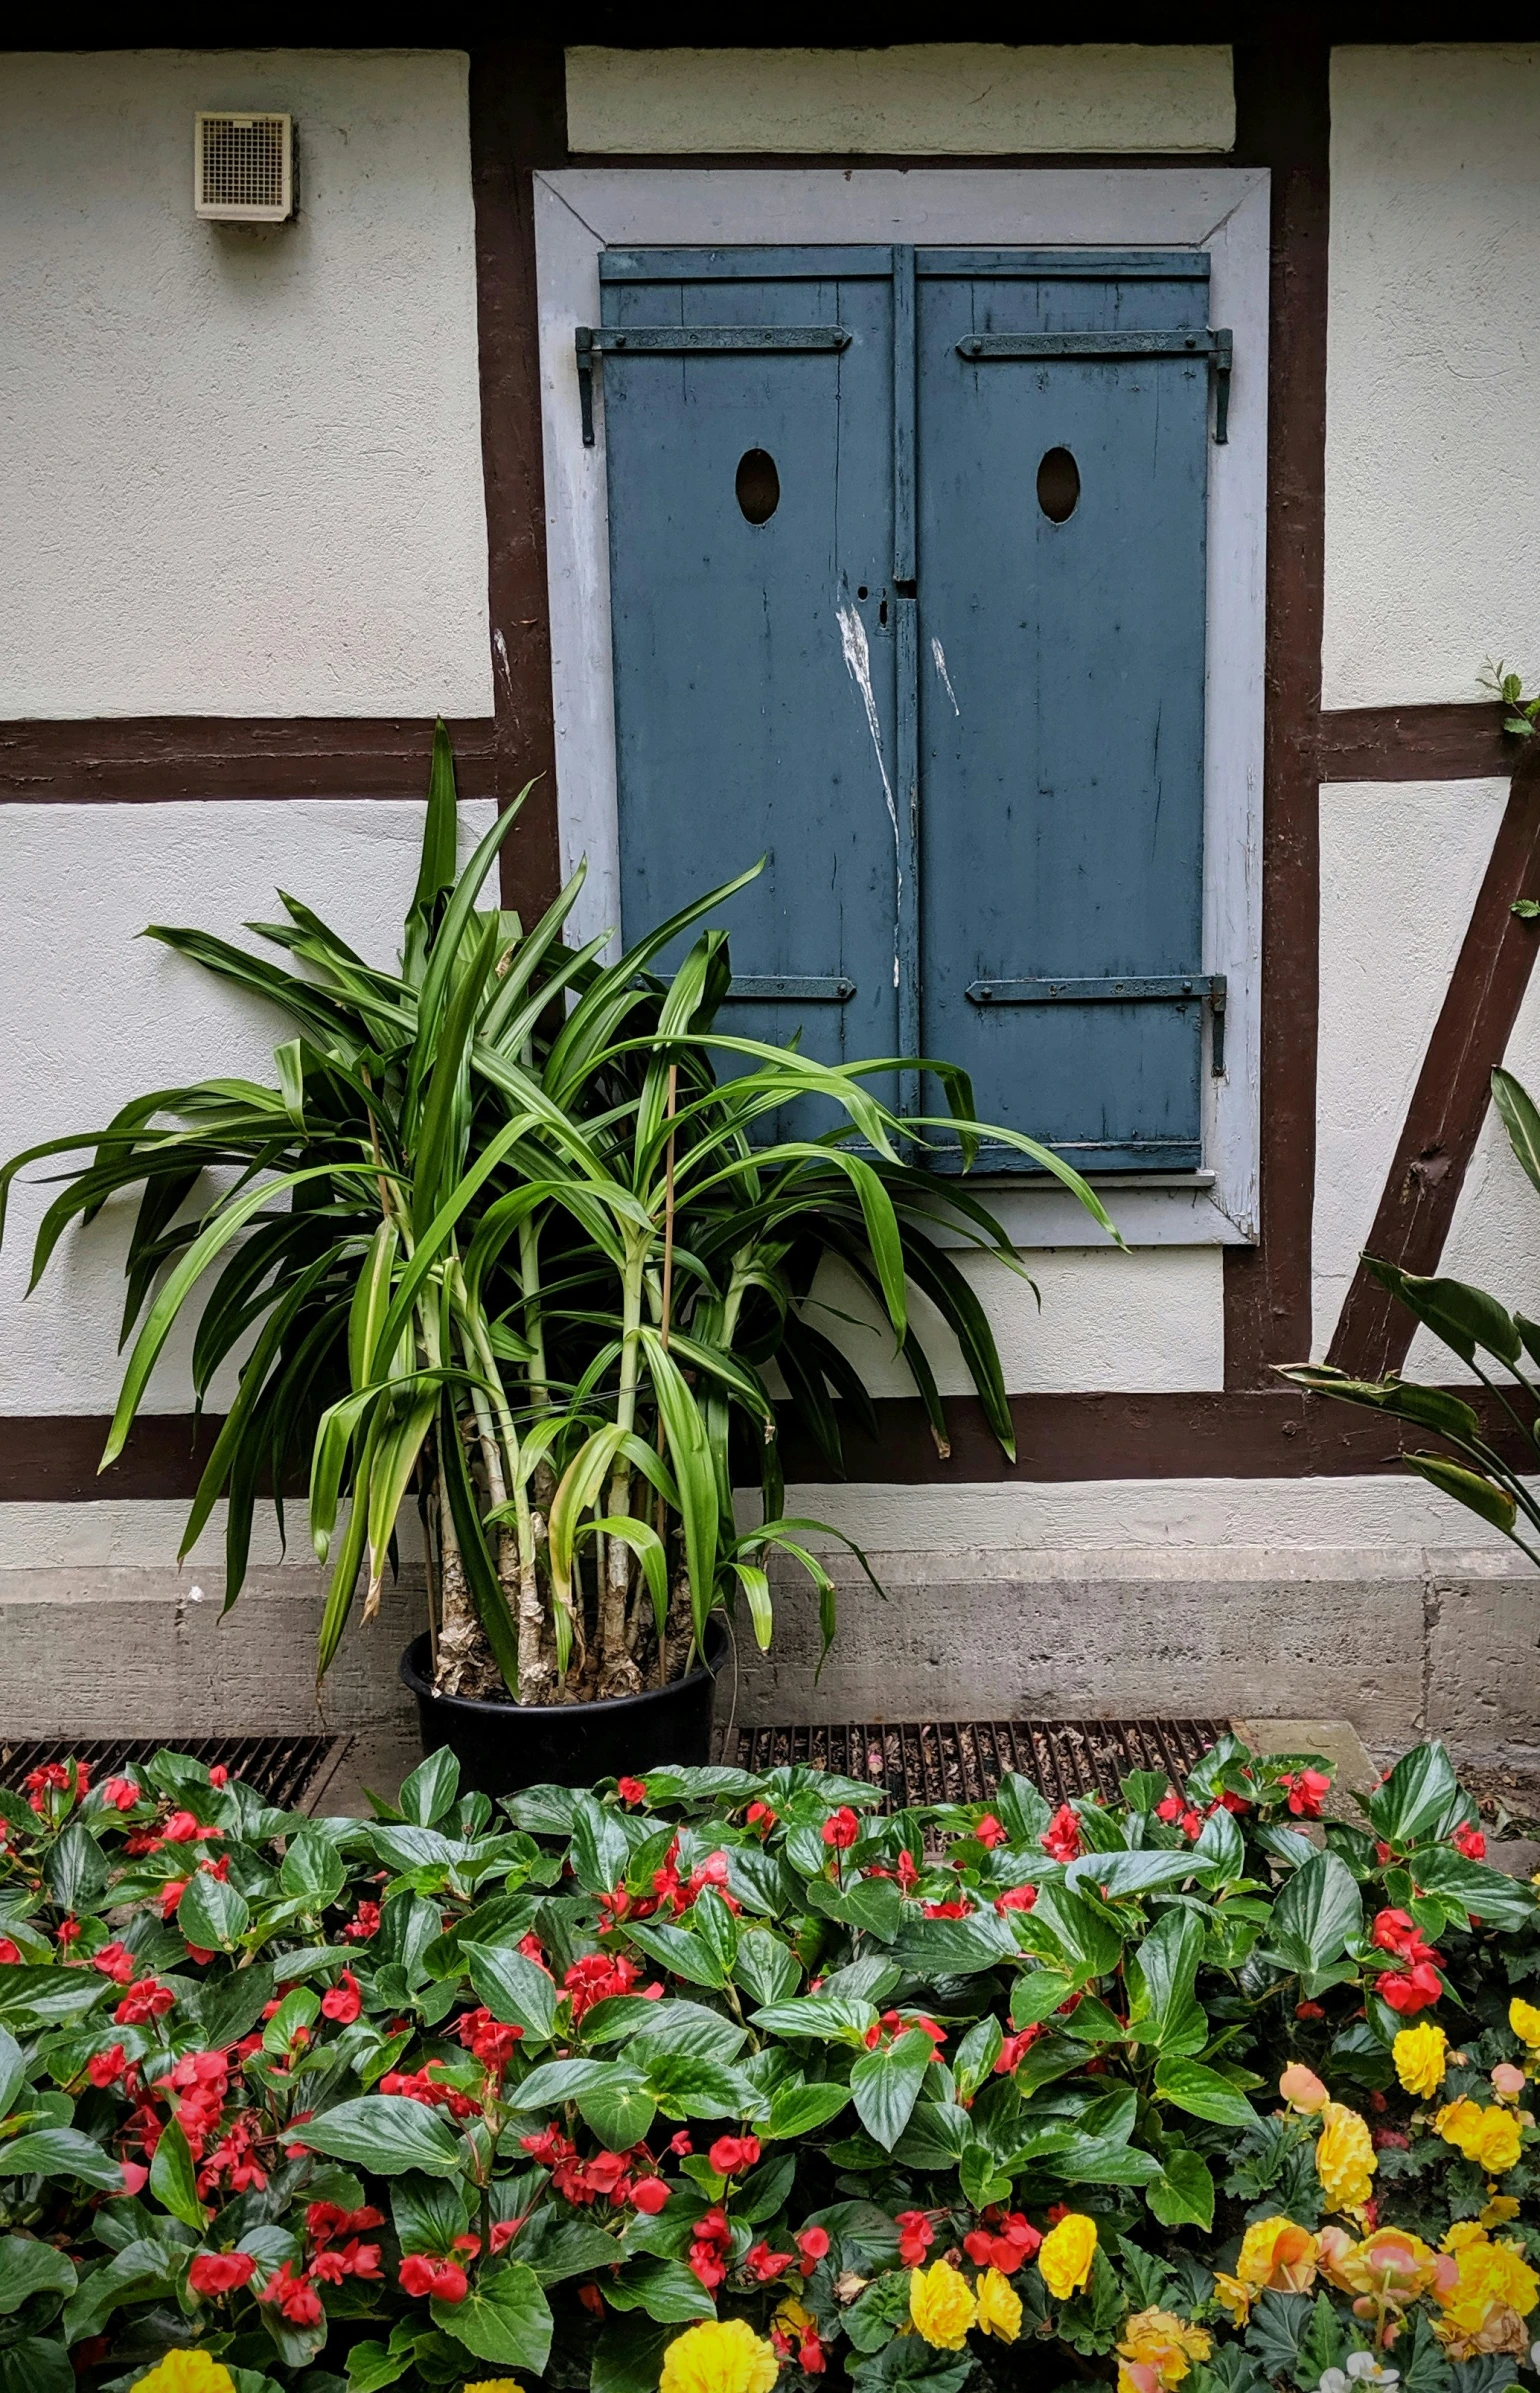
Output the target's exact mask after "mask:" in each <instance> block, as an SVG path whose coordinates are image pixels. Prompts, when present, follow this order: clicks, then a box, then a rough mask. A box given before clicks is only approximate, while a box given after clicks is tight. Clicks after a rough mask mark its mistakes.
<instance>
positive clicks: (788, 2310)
mask: <svg viewBox="0 0 1540 2393" xmlns="http://www.w3.org/2000/svg"><path fill="white" fill-rule="evenodd" d="M775 2323H776V2325H777V2326H778V2327H781V2328H784V2330H785V2332H786V2333H787V2334H788V2335H795V2336H796V2338H797V2340H798V2342H799V2343H800V2342H801V2340H802V2338H803V2336H804V2335H805V2334H806V2333H807V2331H808V2328H809V2327H812V2326H816V2325H817V2323H818V2321H817V2320H816V2319H815V2318H814V2316H813V2313H812V2311H811V2310H808V2309H804V2307H803V2305H802V2303H801V2302H799V2301H798V2299H797V2297H796V2295H795V2294H794V2293H788V2294H787V2296H786V2299H785V2300H784V2301H783V2302H778V2303H777V2304H776V2311H775Z"/></svg>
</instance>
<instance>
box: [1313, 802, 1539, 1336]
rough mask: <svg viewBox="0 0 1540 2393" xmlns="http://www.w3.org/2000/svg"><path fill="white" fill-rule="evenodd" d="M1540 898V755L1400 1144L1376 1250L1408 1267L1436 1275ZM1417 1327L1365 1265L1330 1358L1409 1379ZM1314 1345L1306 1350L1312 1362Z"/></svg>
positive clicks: (1507, 819)
mask: <svg viewBox="0 0 1540 2393" xmlns="http://www.w3.org/2000/svg"><path fill="white" fill-rule="evenodd" d="M1536 895H1540V757H1526V758H1525V760H1524V762H1523V764H1522V765H1521V766H1520V769H1519V771H1518V772H1517V773H1516V774H1515V775H1514V777H1513V784H1512V787H1511V788H1510V790H1509V792H1508V803H1507V806H1506V808H1505V809H1504V812H1503V818H1502V821H1501V823H1500V824H1499V825H1498V830H1497V837H1496V839H1495V840H1494V841H1493V843H1492V853H1491V857H1490V859H1489V860H1488V863H1487V869H1486V873H1485V875H1484V877H1483V879H1482V883H1481V887H1480V889H1479V890H1478V891H1477V894H1476V902H1475V905H1474V906H1473V907H1472V909H1471V918H1470V926H1469V928H1468V929H1467V931H1466V933H1465V941H1464V944H1463V946H1462V947H1461V949H1460V955H1459V960H1458V962H1457V963H1456V965H1455V968H1454V971H1453V973H1452V974H1451V976H1450V981H1449V987H1448V990H1447V992H1446V993H1445V997H1444V1002H1443V1005H1442V1007H1441V1009H1440V1011H1439V1017H1438V1020H1437V1022H1436V1023H1435V1024H1434V1026H1433V1036H1432V1037H1431V1038H1430V1039H1429V1041H1428V1047H1427V1053H1426V1054H1425V1055H1424V1057H1423V1059H1422V1070H1421V1071H1420V1072H1419V1073H1418V1075H1417V1085H1416V1087H1415V1088H1414V1090H1413V1091H1412V1100H1411V1103H1410V1105H1409V1106H1408V1107H1407V1110H1406V1119H1405V1121H1404V1122H1403V1124H1402V1126H1401V1135H1400V1137H1399V1138H1398V1140H1397V1141H1396V1147H1395V1153H1394V1155H1393V1157H1392V1159H1391V1165H1390V1170H1389V1172H1388V1173H1387V1175H1386V1179H1385V1187H1384V1190H1383V1193H1382V1194H1381V1197H1380V1202H1379V1210H1378V1212H1377V1213H1376V1214H1375V1216H1374V1227H1373V1228H1372V1229H1371V1231H1370V1232H1369V1238H1368V1246H1367V1251H1368V1253H1370V1254H1371V1255H1375V1256H1377V1257H1378V1258H1379V1259H1380V1260H1381V1261H1382V1262H1387V1263H1397V1264H1399V1265H1400V1267H1401V1269H1402V1270H1403V1271H1416V1272H1432V1271H1436V1270H1437V1268H1438V1265H1439V1261H1440V1258H1441V1257H1442V1255H1443V1251H1444V1241H1445V1239H1446V1238H1447V1237H1448V1235H1449V1225H1450V1223H1451V1222H1452V1221H1453V1219H1454V1209H1455V1205H1456V1203H1457V1201H1458V1199H1459V1194H1460V1190H1461V1188H1462V1187H1463V1186H1464V1184H1465V1173H1466V1169H1467V1167H1468V1165H1469V1163H1470V1159H1471V1156H1472V1154H1473V1153H1474V1152H1475V1146H1476V1140H1477V1137H1478V1136H1479V1134H1480V1130H1481V1125H1482V1122H1483V1121H1484V1120H1485V1118H1486V1110H1487V1105H1488V1102H1489V1097H1490V1087H1491V1078H1492V1073H1493V1070H1494V1068H1495V1067H1496V1066H1497V1065H1498V1064H1500V1063H1501V1062H1502V1059H1503V1056H1504V1053H1505V1052H1506V1050H1507V1045H1508V1041H1509V1038H1510V1037H1511V1035H1512V1032H1513V1025H1514V1023H1515V1022H1516V1021H1517V1019H1518V1012H1519V1007H1520V1005H1521V1004H1522V1003H1523V1001H1524V992H1525V990H1526V989H1527V988H1528V986H1529V976H1530V973H1531V971H1532V970H1533V969H1534V962H1535V950H1536V945H1537V937H1536V933H1537V929H1540V925H1537V924H1535V923H1533V922H1523V921H1520V920H1519V918H1518V917H1517V916H1516V915H1515V914H1514V913H1513V911H1512V907H1513V902H1514V899H1515V898H1519V897H1533V896H1536ZM1415 1328H1416V1323H1415V1322H1414V1320H1413V1318H1412V1316H1411V1314H1410V1313H1409V1312H1408V1311H1407V1310H1406V1307H1405V1306H1404V1305H1400V1304H1397V1302H1396V1301H1395V1298H1394V1297H1393V1296H1391V1295H1390V1294H1389V1293H1388V1291H1387V1290H1386V1289H1384V1288H1382V1287H1381V1286H1380V1285H1379V1283H1378V1281H1376V1280H1373V1279H1371V1278H1370V1276H1369V1274H1368V1272H1367V1271H1365V1269H1364V1267H1363V1265H1362V1264H1361V1263H1360V1265H1359V1267H1358V1270H1357V1271H1356V1272H1355V1274H1354V1276H1353V1279H1352V1282H1351V1284H1350V1285H1349V1288H1348V1292H1347V1295H1346V1297H1345V1299H1344V1300H1343V1306H1342V1313H1341V1317H1340V1318H1339V1320H1338V1322H1337V1327H1336V1331H1335V1334H1334V1336H1333V1338H1332V1342H1331V1348H1330V1353H1329V1356H1328V1359H1329V1360H1330V1361H1331V1362H1333V1363H1335V1364H1336V1365H1337V1367H1338V1369H1339V1370H1342V1371H1351V1372H1353V1373H1354V1374H1355V1376H1357V1377H1359V1378H1362V1379H1379V1378H1382V1377H1383V1376H1384V1374H1385V1373H1386V1372H1387V1371H1399V1370H1400V1368H1401V1365H1402V1364H1403V1363H1404V1362H1405V1360H1406V1356H1407V1349H1408V1348H1409V1347H1410V1345H1411V1342H1412V1333H1413V1331H1414V1329H1415ZM1307 1351H1308V1348H1306V1347H1301V1349H1300V1354H1301V1357H1303V1355H1304V1354H1305V1353H1306V1352H1307Z"/></svg>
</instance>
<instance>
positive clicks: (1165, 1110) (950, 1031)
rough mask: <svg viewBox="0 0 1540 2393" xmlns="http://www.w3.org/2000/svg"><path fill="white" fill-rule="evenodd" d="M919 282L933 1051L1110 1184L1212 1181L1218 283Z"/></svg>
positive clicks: (924, 902) (1122, 264)
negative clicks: (1188, 991)
mask: <svg viewBox="0 0 1540 2393" xmlns="http://www.w3.org/2000/svg"><path fill="white" fill-rule="evenodd" d="M918 263H919V284H918V302H917V306H918V328H919V329H918V343H919V361H918V365H919V436H918V438H919V590H920V616H921V620H920V631H921V681H920V692H921V696H920V722H921V731H920V747H921V766H920V786H921V811H920V821H921V870H920V892H921V898H920V902H921V915H922V949H923V958H924V995H923V1037H924V1046H925V1051H926V1052H927V1054H932V1055H940V1056H946V1057H949V1058H950V1059H952V1060H953V1061H955V1062H958V1063H961V1064H964V1065H966V1066H967V1067H968V1069H969V1070H970V1071H971V1072H972V1074H973V1079H974V1089H975V1095H976V1099H977V1104H978V1110H979V1112H980V1114H981V1115H982V1116H983V1118H984V1119H985V1120H991V1121H998V1122H1003V1123H1005V1124H1006V1125H1007V1126H1008V1127H1010V1128H1012V1129H1019V1130H1026V1131H1030V1132H1032V1133H1033V1134H1034V1135H1035V1136H1037V1137H1040V1138H1043V1139H1045V1140H1047V1141H1048V1142H1049V1143H1050V1144H1052V1145H1054V1146H1056V1147H1058V1148H1060V1149H1061V1150H1062V1151H1063V1152H1064V1153H1065V1154H1066V1155H1068V1156H1069V1158H1070V1159H1071V1160H1072V1161H1074V1162H1076V1163H1078V1164H1080V1165H1082V1166H1083V1167H1085V1168H1098V1167H1099V1168H1101V1169H1117V1170H1127V1169H1130V1168H1143V1169H1167V1170H1169V1169H1173V1168H1175V1169H1186V1168H1190V1167H1191V1166H1193V1165H1196V1164H1197V1163H1199V1162H1200V1161H1201V1146H1200V1137H1201V1116H1200V1080H1199V1075H1200V1060H1201V1050H1202V1011H1203V1009H1202V1004H1201V1001H1200V1000H1199V999H1197V998H1192V999H1187V1000H1185V1001H1184V999H1183V997H1182V994H1181V992H1182V989H1183V984H1184V982H1192V983H1194V984H1196V983H1198V982H1199V981H1200V979H1201V975H1200V971H1199V967H1200V961H1201V955H1202V944H1201V942H1202V884H1203V706H1204V622H1205V567H1204V525H1205V512H1206V490H1207V457H1208V420H1209V405H1210V356H1209V352H1210V347H1211V344H1210V336H1209V328H1208V279H1207V278H1208V261H1207V259H1206V257H1203V256H1201V255H1194V254H1193V253H1191V252H1178V253H1175V254H1171V255H1161V254H1159V253H1151V252H1148V251H1146V252H1142V253H1140V252H1135V253H1132V254H1124V255H1122V256H1117V255H1108V254H1105V253H1103V254H1100V255H1099V254H1098V253H1095V252H1085V251H1081V252H1074V251H1070V252H1064V253H1059V254H1057V255H1038V256H1035V257H1034V256H1033V255H1032V254H1031V253H1024V252H1022V251H1015V252H1010V251H1004V252H994V253H980V252H972V253H969V252H954V253H947V252H940V251H931V252H929V253H926V252H924V251H922V252H920V253H919V261H918ZM1141 335H1142V336H1143V339H1142V341H1141ZM1044 336H1047V337H1046V338H1045V337H1044ZM1189 344H1190V346H1189ZM1130 351H1131V352H1132V353H1131V354H1129V353H1127V352H1130ZM1221 358H1222V359H1223V352H1222V351H1221ZM1055 451H1067V452H1068V455H1069V457H1070V458H1071V459H1073V467H1072V468H1068V467H1067V466H1066V464H1065V461H1064V460H1063V459H1062V458H1060V459H1057V460H1053V461H1052V462H1051V463H1050V464H1048V465H1047V466H1044V460H1045V459H1050V458H1051V453H1052V452H1055ZM1040 468H1041V469H1042V470H1043V471H1044V473H1045V475H1046V476H1047V477H1048V479H1047V482H1046V485H1045V489H1046V496H1047V498H1048V501H1049V504H1050V506H1053V507H1054V508H1055V511H1056V512H1057V511H1058V510H1059V509H1062V507H1063V505H1064V503H1065V496H1067V495H1069V494H1071V493H1072V492H1073V485H1074V478H1075V476H1076V475H1078V481H1079V492H1078V498H1076V499H1075V503H1074V506H1073V511H1072V512H1070V513H1069V514H1068V515H1067V516H1066V517H1065V519H1064V520H1062V521H1055V520H1053V519H1052V516H1051V515H1050V514H1049V513H1047V512H1045V509H1044V505H1043V503H1042V502H1041V501H1040V498H1039V472H1040ZM1060 493H1063V494H1064V495H1062V496H1061V495H1059V494H1060ZM1066 984H1068V986H1067V987H1066ZM1131 985H1132V986H1133V987H1134V988H1137V989H1138V990H1139V991H1140V996H1139V998H1138V1001H1130V1002H1121V1003H1120V1002H1116V1001H1115V992H1116V990H1117V989H1118V988H1119V987H1123V988H1129V987H1130V986H1131ZM991 1160H994V1161H996V1162H1001V1163H1003V1162H1006V1161H1007V1160H1008V1158H1007V1157H1006V1156H1005V1155H996V1156H994V1157H993V1158H991Z"/></svg>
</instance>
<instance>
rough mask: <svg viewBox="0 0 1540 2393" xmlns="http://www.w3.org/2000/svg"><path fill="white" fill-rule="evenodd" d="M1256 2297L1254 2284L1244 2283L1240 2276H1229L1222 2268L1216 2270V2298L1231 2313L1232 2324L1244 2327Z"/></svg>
mask: <svg viewBox="0 0 1540 2393" xmlns="http://www.w3.org/2000/svg"><path fill="white" fill-rule="evenodd" d="M1255 2298H1256V2287H1255V2286H1254V2285H1243V2284H1242V2283H1241V2281H1240V2278H1239V2277H1231V2276H1227V2275H1226V2274H1225V2272H1224V2270H1223V2269H1222V2268H1216V2269H1215V2271H1214V2299H1215V2301H1216V2302H1219V2303H1220V2304H1222V2306H1223V2307H1224V2308H1225V2309H1226V2310H1228V2311H1229V2313H1230V2324H1231V2325H1232V2326H1236V2327H1243V2326H1244V2325H1245V2323H1246V2321H1247V2319H1248V2318H1249V2317H1250V2316H1251V2305H1252V2302H1253V2300H1254V2299H1255Z"/></svg>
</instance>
